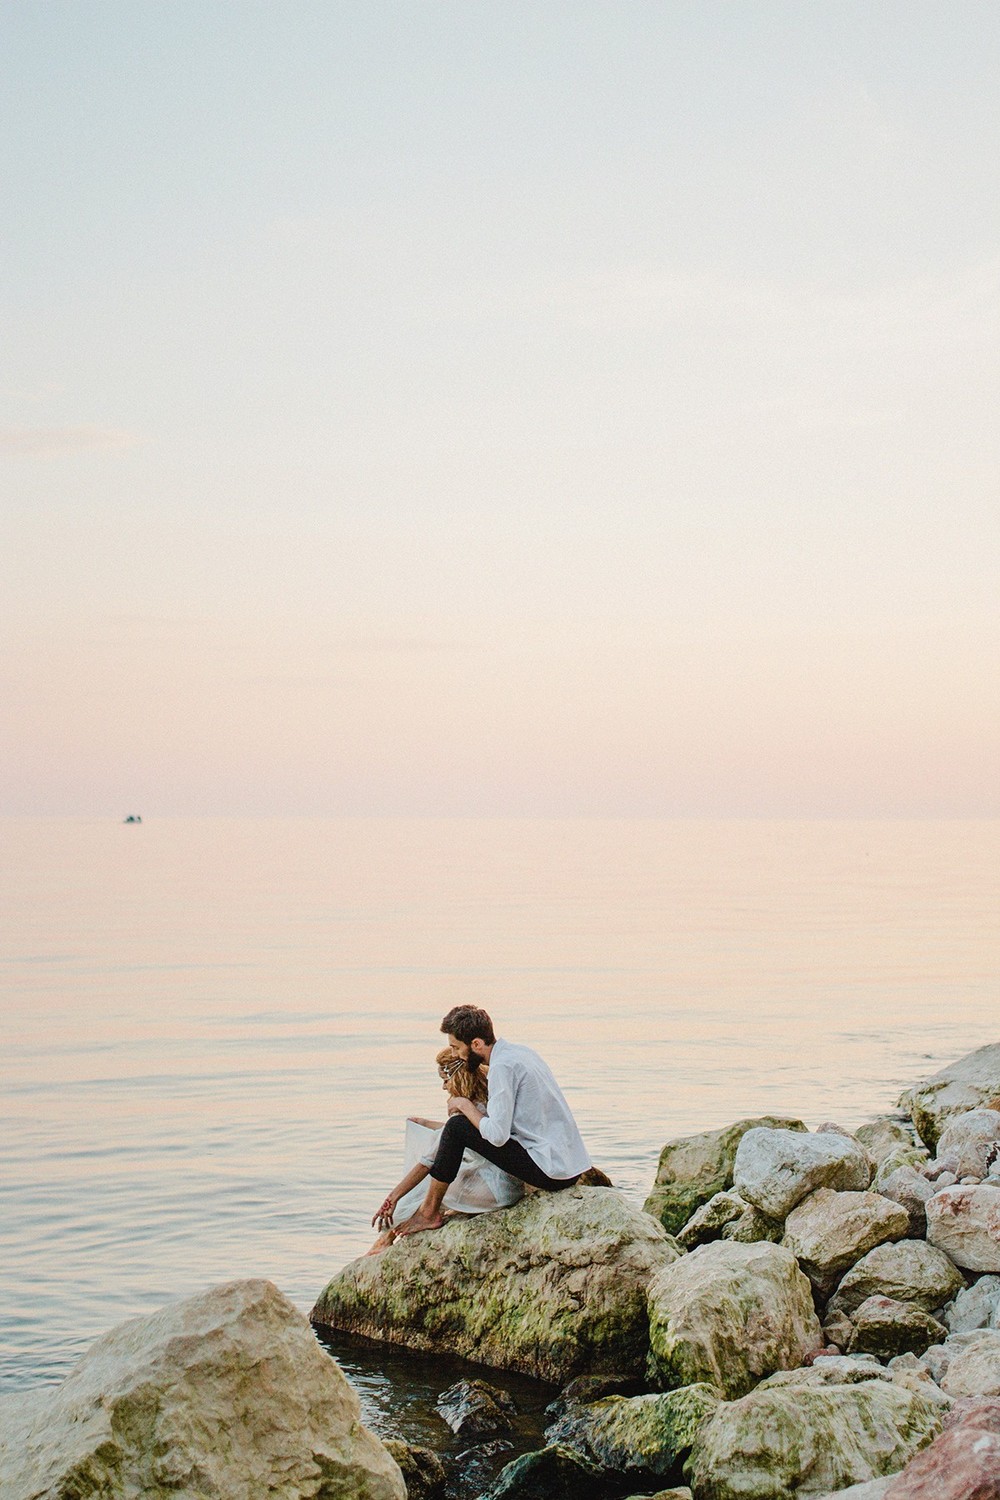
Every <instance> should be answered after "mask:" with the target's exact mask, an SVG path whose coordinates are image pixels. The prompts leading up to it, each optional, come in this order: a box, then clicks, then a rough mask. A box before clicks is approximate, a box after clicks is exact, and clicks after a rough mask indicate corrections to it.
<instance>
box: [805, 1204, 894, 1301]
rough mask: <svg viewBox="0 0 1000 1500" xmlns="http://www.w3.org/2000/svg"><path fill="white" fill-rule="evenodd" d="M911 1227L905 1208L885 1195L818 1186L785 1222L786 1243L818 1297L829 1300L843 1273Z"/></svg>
mask: <svg viewBox="0 0 1000 1500" xmlns="http://www.w3.org/2000/svg"><path fill="white" fill-rule="evenodd" d="M909 1227H910V1221H909V1219H908V1217H907V1215H906V1212H905V1210H904V1209H902V1208H900V1206H899V1204H898V1203H891V1202H890V1201H889V1199H888V1198H883V1197H882V1196H881V1194H879V1193H837V1192H834V1191H833V1190H832V1189H830V1188H817V1189H816V1191H815V1192H814V1193H810V1195H809V1197H808V1198H806V1199H805V1200H804V1201H803V1202H802V1203H800V1204H799V1206H798V1208H794V1209H793V1210H792V1212H791V1213H790V1214H789V1216H788V1218H787V1219H786V1221H785V1237H784V1239H783V1240H782V1244H783V1245H786V1246H787V1247H788V1249H789V1250H791V1252H792V1254H793V1255H794V1256H796V1258H797V1259H798V1261H799V1264H800V1265H801V1267H802V1269H803V1271H805V1273H806V1275H807V1276H808V1277H809V1280H810V1281H811V1282H812V1284H813V1286H814V1287H815V1288H816V1291H817V1293H818V1294H819V1295H820V1296H821V1297H827V1296H829V1294H830V1293H831V1292H832V1291H833V1289H834V1287H835V1286H836V1284H837V1282H838V1280H839V1279H840V1277H841V1276H842V1275H843V1273H844V1272H845V1271H846V1270H847V1269H848V1268H849V1267H850V1266H853V1265H854V1264H855V1263H856V1262H857V1261H859V1260H860V1259H861V1257H862V1256H863V1255H867V1253H868V1251H869V1250H874V1248H875V1246H876V1245H882V1244H884V1243H885V1242H886V1241H887V1240H901V1239H902V1238H903V1237H904V1236H905V1234H906V1233H907V1231H908V1229H909Z"/></svg>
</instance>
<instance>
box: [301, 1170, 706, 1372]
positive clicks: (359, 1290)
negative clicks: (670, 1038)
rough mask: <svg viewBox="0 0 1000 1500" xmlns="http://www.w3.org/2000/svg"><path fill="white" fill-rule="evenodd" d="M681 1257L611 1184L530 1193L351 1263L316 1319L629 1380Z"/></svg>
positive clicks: (430, 1345) (478, 1354) (404, 1341)
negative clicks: (654, 1299)
mask: <svg viewBox="0 0 1000 1500" xmlns="http://www.w3.org/2000/svg"><path fill="white" fill-rule="evenodd" d="M679 1254H680V1250H679V1249H678V1247H677V1245H676V1244H675V1243H674V1241H673V1240H672V1239H671V1238H670V1237H669V1236H668V1235H667V1234H666V1233H665V1232H664V1231H663V1229H662V1228H661V1227H660V1225H658V1224H656V1223H654V1222H653V1221H652V1220H651V1219H650V1217H649V1216H648V1214H644V1213H643V1212H641V1210H639V1209H637V1208H635V1207H633V1206H632V1205H631V1204H630V1203H629V1202H628V1200H627V1199H626V1198H624V1197H623V1195H622V1194H621V1193H620V1192H619V1191H618V1190H617V1189H615V1188H569V1189H567V1190H566V1191H564V1192H561V1193H532V1194H530V1195H528V1196H527V1197H525V1198H523V1199H522V1200H521V1202H520V1203H517V1204H515V1205H514V1207H513V1208H507V1209H503V1210H501V1211H499V1212H497V1213H491V1214H480V1215H478V1216H477V1217H475V1218H468V1219H453V1220H450V1221H449V1222H448V1223H446V1224H445V1225H444V1227H443V1228H442V1229H438V1230H435V1231H434V1232H432V1233H425V1234H419V1235H414V1236H413V1237H412V1238H409V1239H402V1240H397V1241H396V1242H395V1243H394V1244H393V1245H391V1246H390V1247H389V1249H388V1250H385V1251H383V1252H382V1253H381V1254H380V1255H371V1256H363V1257H362V1258H361V1259H360V1260H356V1261H352V1262H351V1264H350V1265H349V1266H346V1267H345V1268H344V1270H343V1271H341V1272H340V1273H339V1275H337V1276H335V1277H334V1279H333V1280H332V1281H331V1282H330V1283H329V1285H328V1286H327V1287H326V1289H325V1291H323V1292H322V1294H321V1295H320V1297H319V1300H318V1301H317V1303H316V1306H315V1307H314V1308H313V1311H312V1321H313V1323H314V1324H316V1325H317V1326H319V1327H323V1328H332V1329H338V1330H341V1331H343V1332H347V1333H356V1334H361V1335H362V1336H364V1337H366V1338H372V1339H377V1340H379V1341H381V1342H383V1343H391V1344H401V1345H404V1346H405V1347H407V1348H410V1349H422V1350H435V1351H440V1352H446V1353H448V1354H453V1355H454V1354H457V1355H461V1356H463V1357H464V1358H466V1359H471V1360H476V1361H477V1362H478V1363H480V1364H484V1365H491V1366H492V1367H493V1368H494V1369H501V1370H518V1371H520V1372H521V1373H523V1374H526V1375H533V1376H535V1377H536V1378H538V1379H541V1380H551V1381H553V1382H554V1383H556V1384H564V1383H565V1382H566V1381H568V1380H570V1379H572V1378H573V1376H574V1375H580V1374H584V1373H586V1374H602V1373H612V1374H616V1375H623V1376H634V1375H639V1374H641V1373H642V1371H643V1369H644V1366H645V1361H646V1352H647V1347H648V1329H649V1324H648V1314H647V1310H646V1289H647V1286H648V1284H649V1282H650V1280H651V1279H652V1277H653V1275H654V1274H655V1273H656V1272H657V1271H658V1270H660V1269H661V1268H662V1267H663V1266H665V1265H668V1264H669V1263H670V1262H671V1261H673V1260H675V1259H676V1258H677V1257H678V1256H679Z"/></svg>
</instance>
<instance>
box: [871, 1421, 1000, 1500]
mask: <svg viewBox="0 0 1000 1500" xmlns="http://www.w3.org/2000/svg"><path fill="white" fill-rule="evenodd" d="M885 1500H1000V1434H997V1433H995V1432H984V1431H982V1430H980V1429H978V1428H976V1427H972V1426H964V1425H963V1426H959V1427H955V1428H953V1429H952V1430H951V1431H949V1432H944V1433H942V1434H941V1436H940V1437H938V1438H935V1440H934V1442H933V1443H931V1445H930V1447H929V1448H925V1449H924V1451H923V1452H922V1453H918V1454H917V1456H916V1458H914V1459H913V1460H912V1461H911V1462H910V1463H909V1464H907V1466H906V1468H905V1469H904V1470H903V1472H902V1474H900V1475H899V1476H898V1477H897V1478H896V1479H895V1480H894V1481H893V1483H892V1484H891V1485H890V1486H889V1488H888V1489H887V1490H886V1492H885Z"/></svg>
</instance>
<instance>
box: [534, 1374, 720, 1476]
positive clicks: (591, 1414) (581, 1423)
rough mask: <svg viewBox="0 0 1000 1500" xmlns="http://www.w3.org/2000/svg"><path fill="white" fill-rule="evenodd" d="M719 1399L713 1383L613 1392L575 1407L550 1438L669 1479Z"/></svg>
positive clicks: (632, 1470) (620, 1466) (622, 1469)
mask: <svg viewBox="0 0 1000 1500" xmlns="http://www.w3.org/2000/svg"><path fill="white" fill-rule="evenodd" d="M719 1399H720V1398H719V1393H718V1391H716V1390H715V1389H714V1387H713V1386H709V1385H689V1386H683V1387H682V1388H681V1389H680V1390H676V1391H669V1392H667V1393H666V1394H664V1395H655V1394H649V1395H643V1396H632V1397H628V1396H609V1397H607V1398H605V1399H604V1400H603V1401H595V1402H593V1403H591V1404H590V1405H587V1406H583V1407H576V1408H574V1409H571V1410H570V1411H568V1412H567V1413H565V1414H564V1415H563V1416H562V1417H561V1418H560V1419H559V1421H558V1422H556V1423H554V1424H553V1426H552V1427H550V1428H549V1429H548V1430H547V1431H546V1434H545V1436H546V1440H547V1441H548V1442H549V1443H561V1444H563V1445H564V1446H565V1447H568V1448H572V1449H574V1450H575V1451H576V1452H578V1453H582V1454H583V1456H584V1457H585V1458H587V1459H589V1460H590V1461H591V1462H592V1463H596V1464H600V1465H601V1466H602V1467H604V1468H606V1469H610V1470H613V1471H615V1472H618V1473H624V1474H633V1475H634V1474H636V1473H640V1474H647V1475H657V1476H661V1477H669V1476H670V1475H671V1474H672V1472H673V1471H674V1470H675V1469H676V1468H677V1466H678V1464H679V1462H680V1460H681V1458H682V1457H683V1456H684V1455H685V1454H686V1453H687V1452H688V1451H689V1450H690V1448H691V1447H692V1445H693V1443H694V1441H695V1438H696V1437H697V1435H698V1432H699V1430H700V1428H701V1426H702V1424H703V1423H704V1422H706V1421H707V1420H708V1418H709V1417H710V1416H711V1415H712V1413H713V1412H714V1411H715V1408H716V1407H717V1406H718V1404H719Z"/></svg>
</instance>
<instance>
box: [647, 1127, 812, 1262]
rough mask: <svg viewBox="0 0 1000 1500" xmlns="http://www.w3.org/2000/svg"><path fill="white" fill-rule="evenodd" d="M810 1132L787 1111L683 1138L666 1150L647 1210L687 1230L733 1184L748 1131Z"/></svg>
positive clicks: (669, 1224)
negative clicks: (738, 1154) (694, 1216)
mask: <svg viewBox="0 0 1000 1500" xmlns="http://www.w3.org/2000/svg"><path fill="white" fill-rule="evenodd" d="M758 1126H766V1127H769V1128H772V1129H775V1130H805V1128H806V1127H805V1125H804V1124H803V1123H802V1121H801V1120H795V1119H792V1118H790V1117H789V1118H786V1117H785V1116H784V1115H762V1116H761V1117H760V1118H759V1119H753V1120H737V1121H736V1124H735V1125H727V1126H726V1127H725V1129H723V1130H706V1131H703V1132H702V1133H701V1134H700V1135H684V1136H678V1137H677V1138H676V1139H675V1140H672V1141H668V1142H667V1144H666V1145H665V1146H664V1148H663V1150H662V1151H661V1152H660V1161H659V1166H658V1167H657V1171H656V1180H655V1182H654V1183H653V1187H652V1190H651V1192H650V1194H649V1197H648V1198H647V1199H646V1212H647V1213H648V1214H652V1215H653V1218H654V1219H659V1221H660V1223H661V1224H662V1225H663V1227H664V1229H666V1230H667V1232H668V1233H669V1234H676V1233H677V1231H678V1230H679V1229H683V1227H684V1225H685V1224H686V1223H687V1221H688V1219H689V1218H690V1217H691V1215H692V1214H693V1213H694V1211H695V1210H696V1209H698V1208H700V1207H701V1206H702V1204H703V1203H707V1202H708V1200H709V1199H710V1198H714V1197H715V1194H716V1193H721V1192H724V1191H725V1190H726V1189H727V1188H731V1187H732V1185H733V1163H734V1162H735V1160H736V1152H737V1150H738V1148H739V1144H740V1141H741V1140H742V1139H743V1137H744V1136H745V1135H746V1133H747V1131H748V1130H753V1129H755V1128H756V1127H758Z"/></svg>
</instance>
